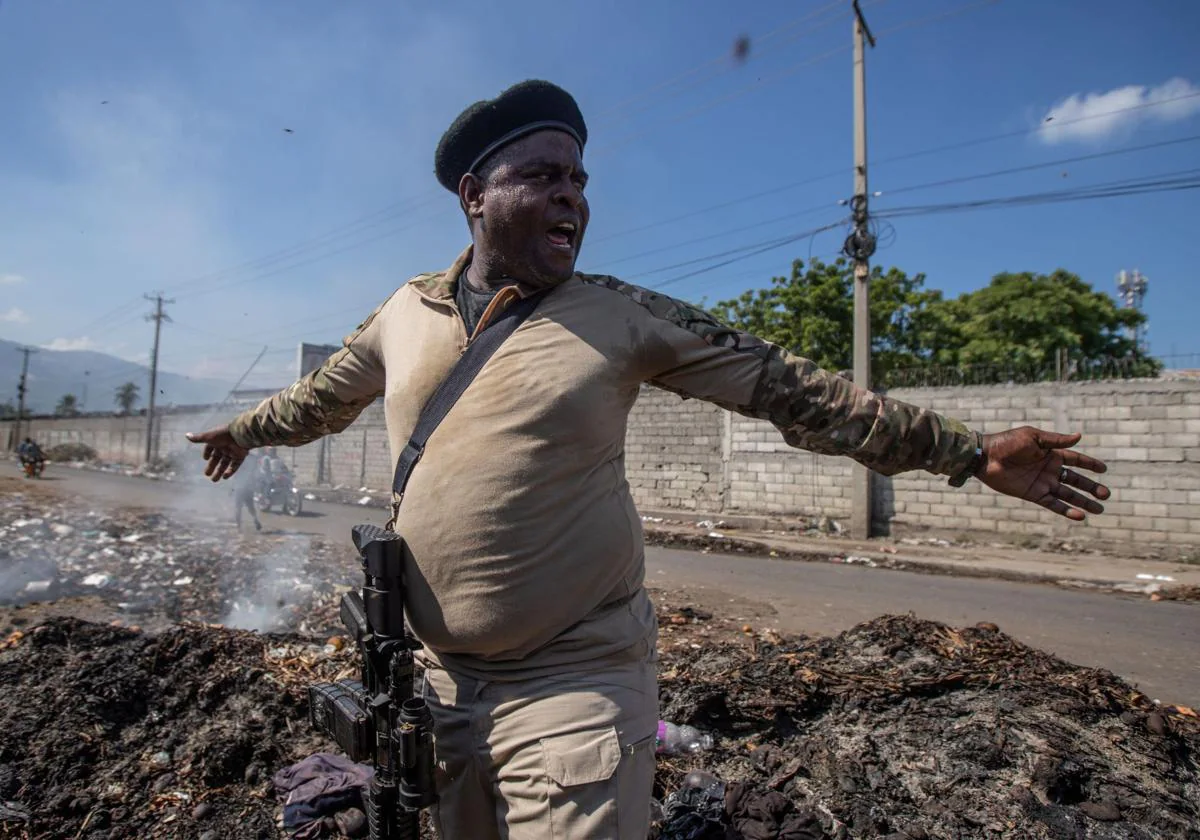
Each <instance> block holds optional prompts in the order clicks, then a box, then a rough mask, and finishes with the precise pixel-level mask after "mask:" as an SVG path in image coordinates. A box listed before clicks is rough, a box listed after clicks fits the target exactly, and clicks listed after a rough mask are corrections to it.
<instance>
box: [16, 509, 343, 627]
mask: <svg viewBox="0 0 1200 840" xmlns="http://www.w3.org/2000/svg"><path fill="white" fill-rule="evenodd" d="M79 505H80V502H79V501H73V502H66V501H62V500H57V499H55V500H46V499H38V500H36V502H35V501H34V500H33V499H30V498H27V497H23V496H20V495H12V496H0V606H5V605H14V604H22V603H28V602H34V601H51V600H59V599H64V598H71V597H77V596H86V595H97V596H100V597H101V598H103V599H104V600H105V601H106V602H108V603H109V604H111V605H113V606H114V607H115V608H116V609H117V610H119V614H120V615H122V616H127V617H128V623H131V624H134V623H139V620H140V619H141V618H147V619H153V618H165V619H167V620H169V621H185V620H188V621H201V622H217V623H221V624H224V625H225V626H228V627H233V628H239V629H246V630H260V631H283V630H292V631H296V632H300V633H312V634H321V633H325V634H329V633H334V632H337V630H338V629H339V628H340V626H341V625H340V623H339V621H338V616H337V604H338V599H339V598H340V596H341V593H342V592H344V591H345V590H346V589H347V588H348V587H349V586H350V585H353V584H354V583H356V580H357V576H356V571H357V570H356V566H355V563H354V558H353V556H352V555H351V554H350V552H351V551H352V549H350V548H349V547H348V546H342V545H337V546H335V545H331V544H330V543H328V542H327V541H325V540H322V539H320V538H318V537H310V536H307V535H297V534H289V535H259V536H256V537H254V538H248V537H243V536H241V535H240V534H239V533H238V532H236V531H234V530H233V528H232V526H231V525H229V524H224V523H219V524H213V523H203V522H199V521H184V520H182V519H180V518H175V517H168V516H165V515H163V514H160V513H155V512H149V511H144V510H120V511H116V512H108V511H103V512H102V511H98V510H88V509H86V508H81V507H80V506H79Z"/></svg>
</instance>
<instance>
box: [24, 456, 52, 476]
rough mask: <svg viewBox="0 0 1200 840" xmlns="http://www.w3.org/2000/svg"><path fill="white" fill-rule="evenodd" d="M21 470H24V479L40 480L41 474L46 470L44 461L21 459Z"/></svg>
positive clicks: (39, 459) (43, 459)
mask: <svg viewBox="0 0 1200 840" xmlns="http://www.w3.org/2000/svg"><path fill="white" fill-rule="evenodd" d="M21 469H22V470H24V472H25V477H26V478H41V476H42V472H43V471H44V470H45V469H46V459H45V458H22V459H21Z"/></svg>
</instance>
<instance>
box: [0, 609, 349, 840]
mask: <svg viewBox="0 0 1200 840" xmlns="http://www.w3.org/2000/svg"><path fill="white" fill-rule="evenodd" d="M326 651H327V648H325V647H323V646H320V645H314V644H312V643H311V642H305V641H303V640H301V639H299V638H298V637H272V636H261V635H258V634H255V633H250V632H246V631H234V630H226V629H223V628H213V627H207V626H203V625H181V626H177V627H174V628H172V629H170V630H168V631H166V632H164V633H161V634H148V633H143V632H140V631H134V630H131V629H128V628H119V627H112V626H107V625H101V624H90V623H87V622H83V621H79V620H77V619H72V618H56V619H52V620H50V621H48V622H46V623H45V624H41V625H38V626H36V627H31V628H29V629H28V630H25V631H15V632H13V633H12V634H10V635H9V637H8V638H7V640H5V641H3V642H0V683H2V684H3V685H4V692H3V693H2V694H0V731H3V732H4V738H3V739H2V740H0V837H13V838H17V837H21V838H46V840H49V838H80V840H101V838H105V840H117V838H129V840H133V839H134V838H138V840H149V839H150V838H202V840H216V838H222V840H223V839H224V838H239V840H240V839H241V838H274V837H280V836H282V835H281V832H280V831H279V830H278V829H277V828H276V811H277V808H276V805H275V797H274V792H273V790H272V781H271V779H272V775H273V774H274V773H275V772H276V771H277V770H279V769H281V768H282V767H284V766H286V765H287V764H290V763H291V762H293V761H296V760H298V759H300V758H302V757H303V756H305V755H308V754H309V753H312V752H314V751H315V750H319V749H321V748H323V747H325V748H327V746H328V745H326V744H324V743H323V742H322V740H321V739H320V738H319V737H318V736H317V735H316V734H315V733H314V732H313V731H312V730H311V729H310V728H309V726H308V725H307V722H306V716H307V707H306V700H305V687H306V686H307V684H308V683H310V682H313V681H318V680H326V679H341V678H344V677H346V676H349V675H350V674H351V672H352V667H353V663H352V662H351V660H350V659H349V657H348V655H347V654H348V652H346V654H334V655H330V654H328V653H327V652H326Z"/></svg>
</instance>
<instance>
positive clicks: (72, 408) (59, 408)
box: [54, 394, 79, 417]
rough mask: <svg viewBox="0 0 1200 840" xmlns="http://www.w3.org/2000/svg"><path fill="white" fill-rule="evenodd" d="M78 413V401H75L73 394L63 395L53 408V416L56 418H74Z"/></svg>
mask: <svg viewBox="0 0 1200 840" xmlns="http://www.w3.org/2000/svg"><path fill="white" fill-rule="evenodd" d="M78 413H79V401H78V400H77V399H75V395H74V394H63V396H62V399H60V400H59V401H58V405H56V406H55V407H54V414H55V415H56V416H58V417H74V416H75V415H77V414H78Z"/></svg>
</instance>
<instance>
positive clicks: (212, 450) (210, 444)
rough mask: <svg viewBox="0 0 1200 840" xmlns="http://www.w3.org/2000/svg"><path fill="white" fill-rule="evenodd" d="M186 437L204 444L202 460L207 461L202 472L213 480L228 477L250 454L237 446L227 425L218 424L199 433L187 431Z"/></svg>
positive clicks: (193, 441) (247, 450)
mask: <svg viewBox="0 0 1200 840" xmlns="http://www.w3.org/2000/svg"><path fill="white" fill-rule="evenodd" d="M187 439H188V440H190V441H191V442H192V443H203V444H204V460H205V461H207V462H208V463H207V465H206V466H205V467H204V474H205V475H207V476H209V477H210V478H212V480H213V481H220V480H221V479H223V478H229V477H230V476H231V475H233V474H234V473H235V472H237V471H238V467H240V466H241V465H242V461H245V460H246V456H247V455H249V454H250V450H249V449H246V448H245V447H243V446H239V445H238V443H237V441H235V440H234V439H233V435H231V434H229V426H218V427H217V428H215V429H209V430H208V431H207V432H200V433H199V434H196V433H194V432H188V436H187Z"/></svg>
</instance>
